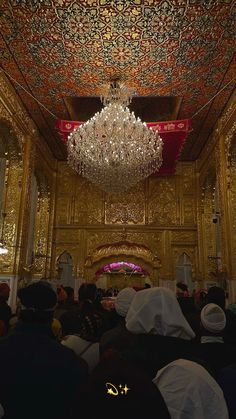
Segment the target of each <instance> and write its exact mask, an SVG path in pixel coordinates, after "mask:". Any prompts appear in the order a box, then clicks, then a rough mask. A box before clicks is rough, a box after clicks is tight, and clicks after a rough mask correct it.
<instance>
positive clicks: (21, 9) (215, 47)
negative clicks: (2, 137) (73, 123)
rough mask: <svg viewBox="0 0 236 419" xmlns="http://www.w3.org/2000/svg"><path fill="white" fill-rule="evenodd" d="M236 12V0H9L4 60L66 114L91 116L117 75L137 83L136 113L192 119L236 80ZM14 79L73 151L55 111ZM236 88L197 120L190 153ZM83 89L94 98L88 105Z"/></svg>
mask: <svg viewBox="0 0 236 419" xmlns="http://www.w3.org/2000/svg"><path fill="white" fill-rule="evenodd" d="M235 11H236V2H235V1H234V0H172V1H171V0H146V1H145V0H130V1H126V0H114V1H111V0H80V1H79V0H77V1H73V0H5V1H3V2H2V4H1V6H0V32H1V41H0V57H1V66H2V68H3V69H4V70H5V71H6V72H7V73H8V74H10V75H11V76H12V77H13V78H14V79H15V80H16V81H17V82H18V83H20V85H22V86H23V87H24V88H25V89H26V90H27V91H28V92H30V93H31V94H32V95H33V96H34V97H35V98H36V99H37V100H38V101H40V102H41V103H43V104H44V105H45V107H46V108H48V109H49V110H50V111H51V112H52V113H53V114H54V115H56V116H57V117H58V118H62V119H75V116H77V118H76V119H78V120H86V119H87V118H89V117H90V116H91V109H93V107H94V108H96V106H97V105H96V104H95V105H94V103H95V102H94V101H96V100H97V98H93V96H97V95H98V92H99V86H101V85H102V84H104V83H105V82H109V80H110V79H111V78H112V77H114V76H117V75H118V76H120V77H121V79H122V80H124V83H125V84H126V85H127V86H130V87H134V88H135V90H136V92H137V97H136V98H135V101H136V105H135V104H134V105H133V108H134V109H133V110H134V111H135V110H136V108H137V109H144V110H145V118H146V122H148V115H150V118H151V119H150V118H149V120H154V119H155V120H156V121H158V120H163V118H165V120H168V119H176V118H179V119H185V118H191V117H192V116H193V115H194V114H195V113H196V112H197V111H198V110H199V109H200V108H201V107H202V106H203V105H204V104H205V103H207V102H208V101H209V100H210V99H211V98H212V97H213V96H214V95H216V94H217V92H218V91H219V90H220V89H221V88H222V87H223V86H224V85H226V84H227V83H228V82H229V81H230V80H231V79H233V78H234V77H235V74H236V56H235V47H236V41H235V33H236V28H235V25H236V17H235ZM11 81H12V79H11ZM12 82H13V81H12ZM13 84H14V87H15V88H16V90H17V92H18V94H19V96H20V97H21V99H22V101H23V103H24V104H25V106H26V108H27V110H28V112H29V113H30V114H31V116H32V118H33V119H34V120H35V122H36V124H37V126H38V127H39V129H40V131H41V133H42V134H43V135H44V137H45V139H46V141H47V142H48V143H49V145H50V147H51V149H52V150H53V152H54V155H55V156H56V157H57V158H59V159H63V158H65V156H66V154H65V148H64V145H63V144H62V142H61V140H60V137H59V135H58V134H57V132H56V130H55V120H54V118H53V117H52V116H51V115H50V114H49V113H48V112H47V111H46V110H45V109H44V108H43V107H40V106H39V104H38V103H37V102H36V101H35V100H34V99H33V98H32V97H30V96H29V95H28V94H27V93H26V92H25V91H24V90H23V89H22V88H21V87H20V86H19V85H18V84H17V83H15V82H13ZM233 87H234V85H233V83H230V84H229V85H228V87H227V88H226V89H224V90H223V91H222V92H221V93H220V94H219V95H218V96H217V97H216V98H215V99H214V100H212V101H211V102H210V104H209V105H208V106H206V107H205V108H204V109H203V110H202V111H201V112H200V113H199V114H198V115H197V116H196V117H194V118H193V123H192V126H193V131H192V132H191V133H190V135H189V137H188V140H187V142H186V144H185V148H184V150H183V152H182V156H181V159H184V160H193V159H196V158H197V157H198V155H199V153H200V151H201V149H202V147H203V145H204V143H205V142H206V140H207V138H208V136H209V134H210V132H211V130H212V128H213V127H214V124H215V122H216V120H217V118H218V117H219V116H220V114H221V113H222V111H223V109H224V107H225V105H226V103H227V101H228V99H229V97H230V95H231V94H232V91H233ZM80 96H92V97H91V98H90V99H89V98H88V100H87V101H86V105H85V102H83V101H81V100H80ZM147 97H152V100H149V98H147ZM135 106H136V108H135ZM149 110H150V114H149Z"/></svg>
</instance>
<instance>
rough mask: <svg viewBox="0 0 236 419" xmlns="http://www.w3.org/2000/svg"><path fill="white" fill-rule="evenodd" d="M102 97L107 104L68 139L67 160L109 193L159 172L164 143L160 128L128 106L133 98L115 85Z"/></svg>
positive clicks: (81, 173) (120, 190) (80, 172)
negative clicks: (154, 126) (148, 122)
mask: <svg viewBox="0 0 236 419" xmlns="http://www.w3.org/2000/svg"><path fill="white" fill-rule="evenodd" d="M113 93H114V92H113V91H112V89H111V90H109V91H108V96H107V97H104V98H103V103H105V104H106V106H105V107H104V108H103V109H102V111H101V112H98V113H96V114H95V115H94V117H93V118H91V119H90V120H88V121H87V122H86V123H85V124H84V125H81V126H80V127H78V128H77V129H75V130H74V132H73V133H72V134H71V135H70V136H69V138H68V143H67V147H68V163H69V165H70V166H71V167H72V168H73V169H74V170H75V171H76V172H77V173H78V174H79V175H82V176H84V177H86V178H87V179H88V180H90V181H91V182H92V183H94V184H96V185H97V186H99V187H100V188H101V189H103V190H104V191H106V192H108V193H115V192H122V191H126V190H129V189H130V188H132V187H133V186H134V185H135V184H137V183H138V182H139V181H140V180H142V179H145V178H147V177H148V176H150V175H151V174H152V173H154V172H157V171H158V170H159V168H160V166H161V164H162V147H163V142H162V140H161V138H160V136H159V134H158V132H157V131H154V130H152V129H149V128H148V127H147V125H146V123H142V121H141V120H140V118H136V117H135V115H134V113H133V112H132V113H131V112H130V111H129V109H128V107H127V106H126V105H127V104H128V103H130V101H131V98H130V97H129V96H127V92H126V91H125V92H123V91H122V89H121V88H120V87H118V86H117V85H116V92H115V94H113Z"/></svg>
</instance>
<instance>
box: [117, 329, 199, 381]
mask: <svg viewBox="0 0 236 419" xmlns="http://www.w3.org/2000/svg"><path fill="white" fill-rule="evenodd" d="M194 347H195V344H194V343H193V342H191V341H187V340H184V339H181V338H177V337H171V336H161V335H151V334H139V335H133V339H132V343H131V342H130V344H129V347H128V348H127V349H126V350H124V351H122V353H121V355H122V356H123V357H124V358H125V359H126V360H128V361H130V362H131V363H132V364H136V365H138V366H139V367H141V368H142V369H143V370H144V371H145V372H146V373H147V374H148V375H149V376H150V378H154V377H155V375H156V373H157V370H159V369H161V368H163V367H164V366H166V365H167V364H169V363H170V362H172V361H175V360H176V359H179V358H185V359H192V360H195V357H194V359H193V355H195V350H194Z"/></svg>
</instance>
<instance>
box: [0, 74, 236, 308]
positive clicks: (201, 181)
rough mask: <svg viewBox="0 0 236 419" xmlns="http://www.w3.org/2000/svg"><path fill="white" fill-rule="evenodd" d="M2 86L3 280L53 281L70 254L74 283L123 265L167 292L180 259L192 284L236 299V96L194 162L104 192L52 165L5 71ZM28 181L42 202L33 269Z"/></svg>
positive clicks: (0, 77) (65, 168) (63, 166)
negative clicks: (214, 287) (208, 284)
mask: <svg viewBox="0 0 236 419" xmlns="http://www.w3.org/2000/svg"><path fill="white" fill-rule="evenodd" d="M0 82H1V91H0V145H1V147H0V153H2V154H1V155H0V157H1V158H3V157H4V155H5V153H7V155H5V160H6V170H5V183H4V193H3V198H4V199H3V200H2V202H1V212H4V213H5V214H6V217H5V223H4V239H5V240H6V242H7V245H8V249H9V252H8V254H7V255H6V256H0V279H1V278H3V279H4V278H11V279H13V280H14V287H15V289H16V288H17V286H18V285H17V283H18V281H19V280H20V281H22V282H24V281H28V280H29V279H30V278H32V277H42V276H46V277H48V278H56V277H57V274H58V273H57V259H58V257H59V256H60V255H61V254H62V253H63V252H64V251H67V252H68V253H69V254H70V255H71V256H72V258H73V269H74V271H73V273H74V276H75V278H78V277H83V278H84V279H86V280H93V279H94V275H95V272H96V271H97V270H98V269H99V268H100V267H101V266H103V265H104V264H106V263H109V262H112V261H117V260H121V259H123V260H124V259H125V260H128V261H131V262H133V263H138V264H140V265H141V266H143V267H144V269H146V270H147V271H148V272H149V273H150V276H151V279H152V280H153V282H154V283H155V284H158V283H159V284H161V285H163V284H164V283H165V282H164V281H172V280H174V279H175V270H176V264H177V261H178V259H179V257H180V256H181V255H182V254H183V253H186V254H187V255H188V257H189V259H190V262H191V264H192V277H193V280H195V281H197V285H198V286H203V285H204V283H205V281H211V280H213V281H214V280H216V281H218V282H219V283H220V284H222V285H224V286H226V287H227V289H228V290H229V292H230V298H231V299H232V300H235V299H236V286H235V284H236V221H235V220H236V138H235V132H236V94H234V95H232V97H231V100H230V102H229V104H228V107H227V108H226V110H225V112H224V113H223V115H222V116H221V118H220V119H219V120H218V123H217V124H216V127H215V130H214V132H213V134H212V135H211V137H210V138H209V140H208V142H207V144H206V146H205V147H204V149H203V150H202V153H201V155H200V157H199V159H198V160H197V161H196V162H179V163H178V164H177V170H176V174H175V175H174V176H169V177H151V178H149V179H148V180H146V181H144V182H141V183H140V184H138V185H137V186H136V187H135V188H133V189H132V191H130V192H128V193H127V192H124V193H121V194H115V195H107V194H105V193H103V192H102V191H100V190H99V189H97V188H96V187H94V186H93V185H92V184H91V183H89V182H87V181H86V180H85V179H83V178H81V177H78V176H77V175H76V174H75V173H73V172H72V171H71V169H70V168H69V167H68V166H67V163H66V162H59V161H56V160H55V159H54V157H53V155H52V153H51V151H50V150H49V148H48V147H47V145H46V142H45V139H43V138H41V137H40V135H39V133H38V131H37V128H36V126H35V125H34V123H33V121H32V120H31V119H30V117H29V116H28V115H27V113H26V112H25V109H24V107H23V106H22V104H21V102H20V100H19V97H18V96H17V95H16V93H15V91H14V89H13V87H12V86H11V84H10V83H9V81H8V80H7V79H6V77H5V76H4V74H3V73H2V72H0ZM33 175H34V176H35V177H36V179H37V185H38V197H37V211H36V216H35V225H34V244H33V253H32V258H31V261H30V262H29V254H28V249H29V234H28V230H29V219H30V213H31V208H32V202H31V190H32V177H33ZM216 211H217V212H219V224H218V226H217V228H216V225H215V224H214V223H213V222H212V216H213V214H214V213H215V212H216ZM2 221H3V219H2V218H1V223H2ZM166 284H167V282H166Z"/></svg>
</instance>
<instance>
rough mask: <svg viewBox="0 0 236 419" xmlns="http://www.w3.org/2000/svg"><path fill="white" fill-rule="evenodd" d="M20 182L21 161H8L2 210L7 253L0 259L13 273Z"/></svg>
mask: <svg viewBox="0 0 236 419" xmlns="http://www.w3.org/2000/svg"><path fill="white" fill-rule="evenodd" d="M21 181H22V166H21V161H17V160H15V161H14V160H11V161H9V166H8V170H7V176H6V197H5V208H4V212H5V214H6V217H5V225H4V239H5V240H6V243H7V246H8V253H7V255H4V257H3V256H2V258H1V259H2V262H4V265H5V268H6V270H7V271H8V272H13V271H14V270H15V266H14V262H15V253H16V245H17V233H18V231H17V229H18V220H19V210H20V197H21Z"/></svg>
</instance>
